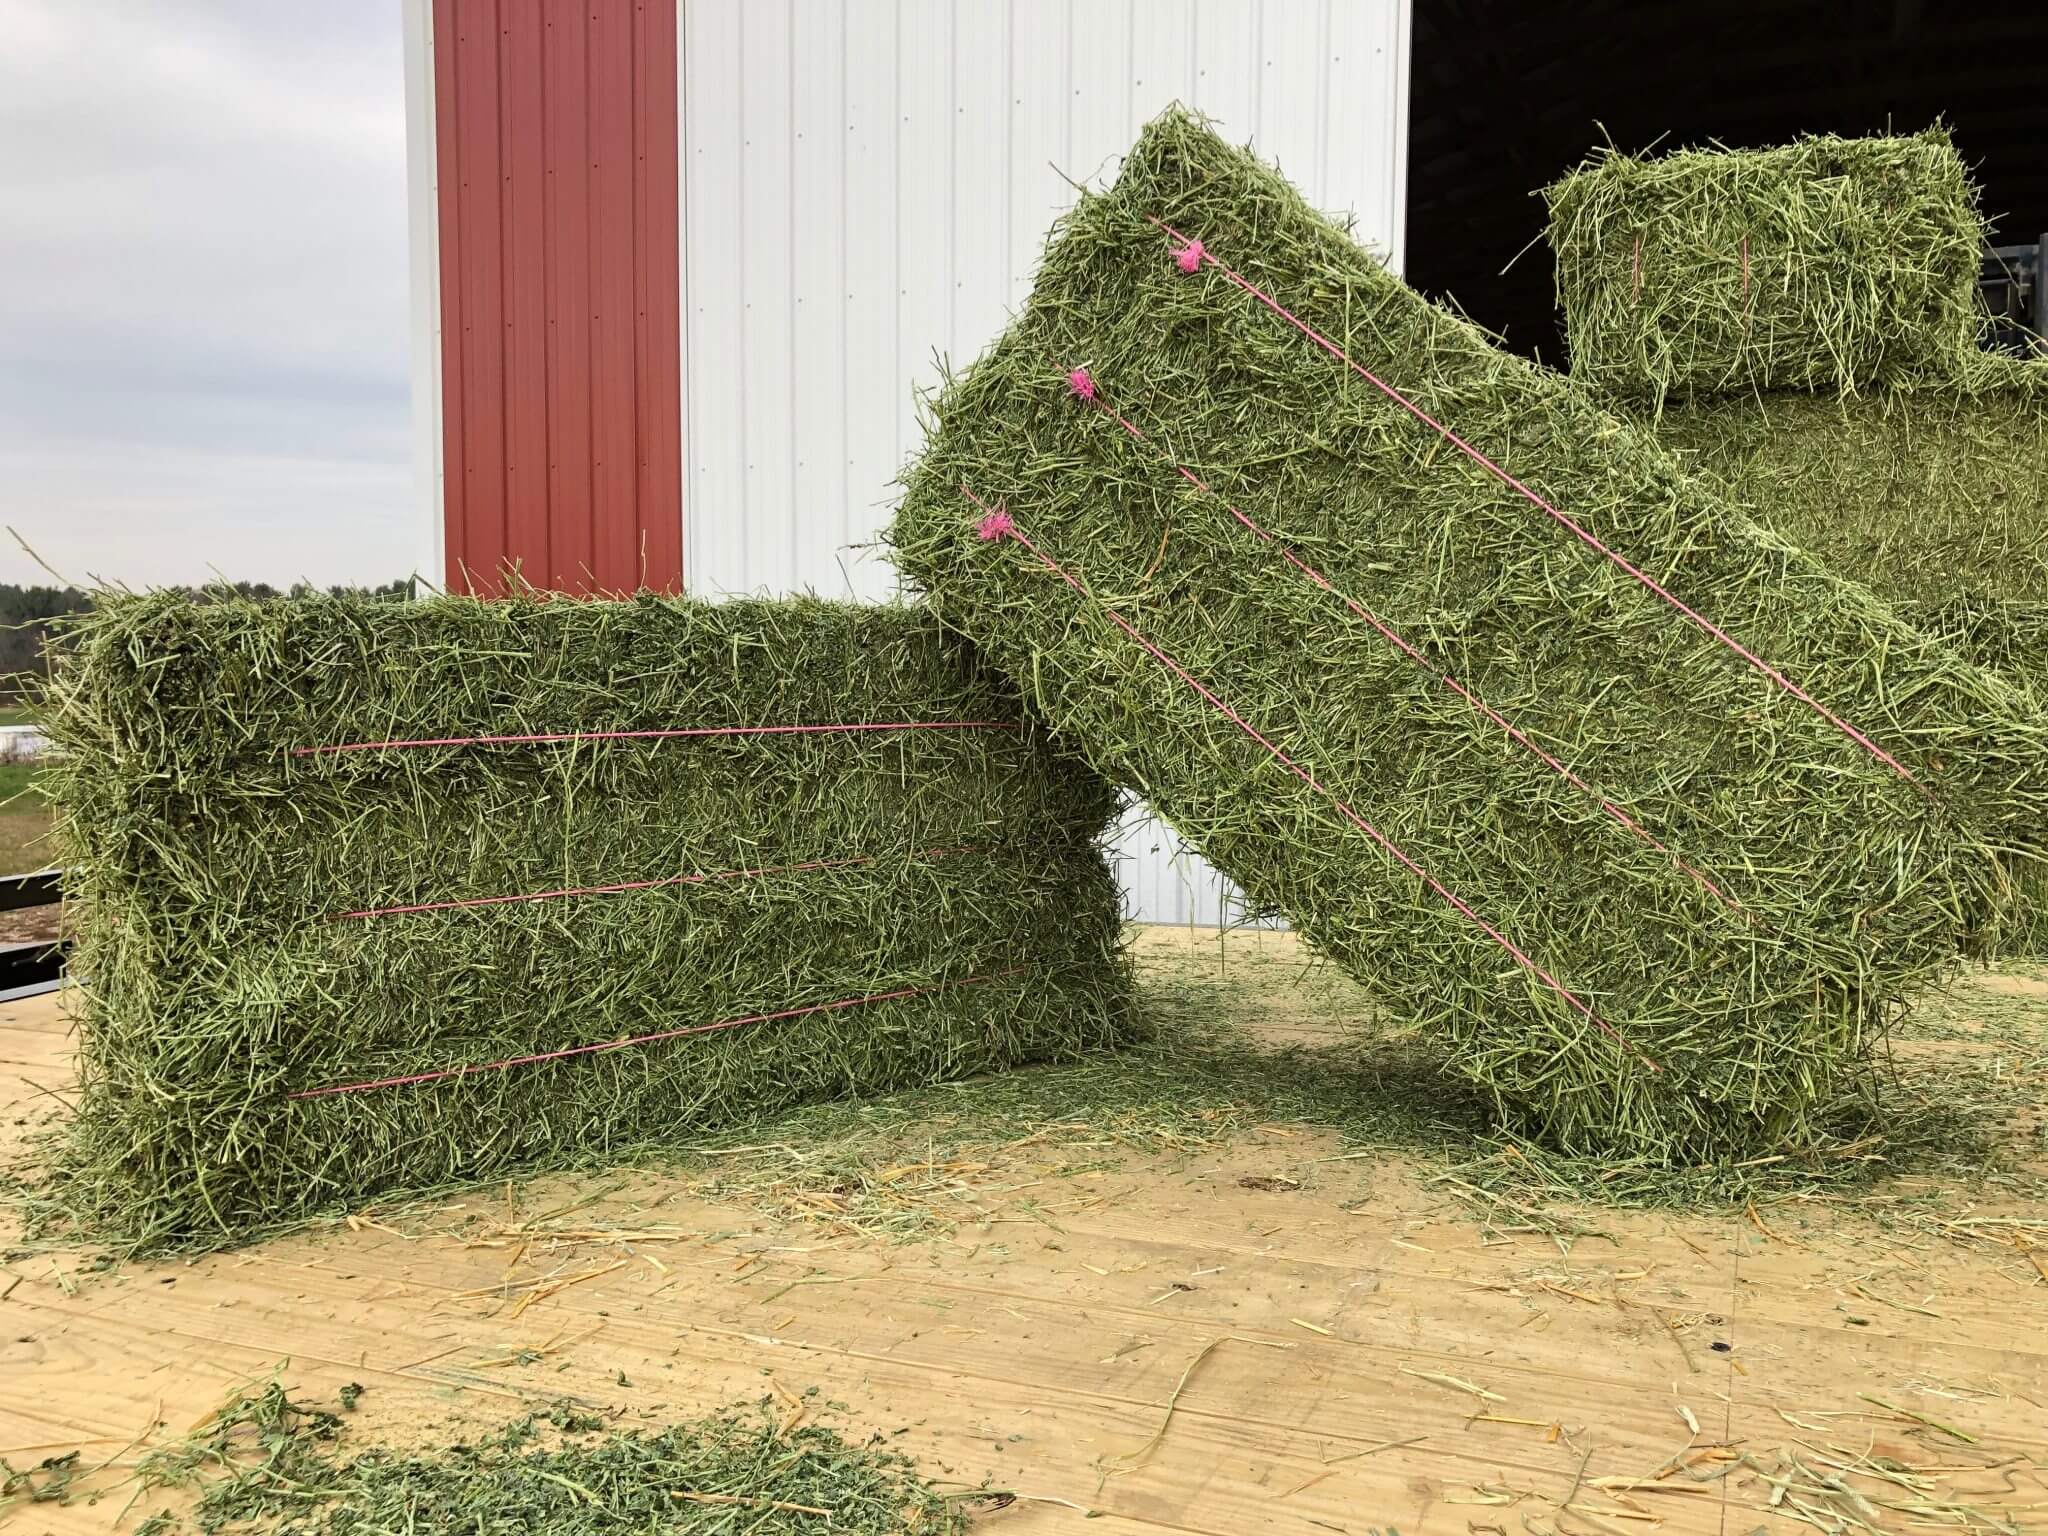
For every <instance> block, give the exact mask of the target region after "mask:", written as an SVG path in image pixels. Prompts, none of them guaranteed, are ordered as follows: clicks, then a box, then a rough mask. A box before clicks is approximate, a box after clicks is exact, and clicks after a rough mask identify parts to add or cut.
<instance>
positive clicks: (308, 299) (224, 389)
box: [0, 0, 420, 585]
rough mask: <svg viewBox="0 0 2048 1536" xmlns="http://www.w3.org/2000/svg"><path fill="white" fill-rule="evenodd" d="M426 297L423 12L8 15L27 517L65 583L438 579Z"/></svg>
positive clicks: (145, 7)
mask: <svg viewBox="0 0 2048 1536" xmlns="http://www.w3.org/2000/svg"><path fill="white" fill-rule="evenodd" d="M406 283H407V268H406V227H405V97H404V81H403V74H402V52H401V47H400V34H399V14H398V0H91V3H89V4H86V3H80V0H0V523H5V524H7V525H10V526H12V527H13V528H15V529H17V530H18V531H19V532H20V534H21V535H22V537H23V538H24V539H26V540H27V541H28V542H29V544H30V545H32V546H33V547H34V548H35V550H36V552H37V553H38V554H40V555H41V556H42V557H43V558H44V559H45V560H47V561H48V562H49V563H50V564H51V565H52V566H54V567H55V568H56V569H57V570H59V571H61V572H62V573H63V574H64V575H66V576H68V577H70V578H72V579H73V580H77V581H83V580H85V579H87V578H88V577H91V576H99V577H103V578H106V579H109V580H116V581H123V582H127V583H130V584H132V585H145V584H154V583H160V582H188V581H194V580H202V579H204V578H205V577H206V576H207V575H208V573H209V571H213V570H217V571H219V572H221V573H222V574H225V575H227V576H229V577H231V578H234V579H238V580H239V579H246V580H252V581H271V582H275V583H278V584H279V585H282V584H284V583H286V582H289V581H291V580H293V579H296V578H298V577H301V576H304V577H307V578H309V579H312V580H314V581H318V582H322V583H325V582H330V581H350V582H353V581H384V580H389V579H391V578H392V577H395V576H401V575H405V574H407V573H408V572H410V570H411V568H412V566H413V563H414V561H415V559H416V557H417V551H418V548H419V545H420V537H419V533H420V530H419V527H418V523H419V517H418V512H417V509H416V507H415V504H414V500H413V489H412V480H411V440H410V435H409V434H410V427H409V415H408V412H409V403H408V389H409V384H410V373H409V368H408V360H407V348H408V340H409V338H408V325H407V317H406ZM47 580H48V578H47V577H45V576H42V575H41V574H40V573H39V572H37V571H36V570H35V568H34V567H33V565H32V564H31V563H30V562H29V560H28V559H27V557H26V556H24V555H23V554H22V553H21V551H20V550H19V548H17V547H16V545H15V544H14V541H13V540H12V539H7V538H6V537H5V535H4V534H0V581H20V582H33V581H47Z"/></svg>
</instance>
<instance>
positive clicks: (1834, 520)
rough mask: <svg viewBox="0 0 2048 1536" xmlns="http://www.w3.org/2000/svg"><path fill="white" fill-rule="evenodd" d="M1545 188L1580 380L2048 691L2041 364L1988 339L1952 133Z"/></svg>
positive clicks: (1714, 157) (1764, 154)
mask: <svg viewBox="0 0 2048 1536" xmlns="http://www.w3.org/2000/svg"><path fill="white" fill-rule="evenodd" d="M1545 197H1546V199H1547V201H1548V204H1549V209H1550V222H1549V228H1548V237H1549V241H1550V245H1551V248H1552V250H1553V252H1554V254H1555V257H1556V265H1557V290H1558V300H1559V304H1560V306H1561V307H1562V309H1563V311H1564V314H1565V321H1566V331H1567V339H1568V342H1569V346H1570V352H1571V367H1572V375H1573V377H1574V378H1576V379H1579V380H1581V381H1582V382H1585V383H1586V384H1588V385H1590V386H1592V387H1593V388H1595V389H1597V390H1599V391H1600V392H1601V393H1602V394H1603V396H1605V397H1606V398H1607V399H1608V400H1609V401H1610V402H1611V403H1612V404H1613V405H1614V407H1615V408H1616V409H1617V410H1620V411H1622V412H1624V413H1625V414H1628V415H1629V416H1631V417H1633V418H1634V419H1636V420H1637V421H1639V422H1640V423H1642V424H1644V425H1645V426H1647V427H1649V428H1651V429H1652V430H1654V431H1655V433H1656V434H1657V436H1658V438H1659V439H1660V440H1661V441H1662V442H1663V443H1664V444H1665V445H1666V446H1667V447H1669V448H1671V449H1673V450H1674V451H1676V452H1677V453H1678V455H1679V457H1680V459H1681V462H1682V463H1683V464H1684V466H1685V467H1686V468H1687V469H1688V470H1690V471H1692V472H1694V473H1698V474H1701V475H1703V476H1705V477H1707V478H1708V479H1710V480H1712V481H1713V482H1714V483H1716V484H1717V485H1718V486H1719V487H1720V488H1721V489H1722V490H1723V491H1724V493H1725V494H1726V495H1727V496H1728V498H1729V499H1730V500H1731V501H1733V502H1734V503H1735V504H1736V505H1738V506H1740V507H1741V508H1742V509H1743V510H1744V511H1746V512H1748V513H1749V514H1750V515H1751V516H1752V517H1754V518H1756V519H1757V520H1758V521H1760V522H1762V523H1764V524H1765V525H1767V526H1769V527H1770V528H1772V529H1774V530H1775V531H1777V532H1779V533H1782V534H1784V535H1785V536H1786V537H1787V538H1789V539H1791V540H1792V541H1793V542H1794V543H1796V544H1798V545H1800V546H1801V547H1802V548H1804V549H1807V550H1810V551H1812V552H1813V553H1814V554H1816V555H1818V556H1820V557H1821V558H1822V559H1824V560H1825V561H1827V562H1828V563H1829V564H1830V565H1832V566H1834V567H1835V568H1837V569H1839V570H1841V571H1843V572H1844V573H1846V574H1848V575H1851V576H1854V577H1855V578H1857V579H1858V580H1860V581H1863V582H1866V583H1868V584H1869V585H1870V586H1871V588H1872V589H1873V590H1875V591H1876V592H1877V593H1878V594H1879V595H1880V596H1882V597H1884V598H1886V599H1888V600H1890V601H1891V602H1893V603H1895V604H1896V605H1897V606H1898V607H1899V609H1900V611H1901V612H1902V613H1904V614H1906V615H1907V616H1909V617H1910V618H1912V619H1913V620H1914V621H1915V622H1917V623H1920V624H1922V625H1923V626H1925V627H1927V628H1928V629H1930V630H1932V631H1934V632H1936V633H1938V634H1940V635H1942V636H1943V637H1944V638H1946V639H1948V640H1949V641H1950V642H1952V643H1954V644H1955V645H1957V646H1958V647H1959V648H1961V649H1963V650H1964V651H1966V652H1967V653H1969V654H1970V655H1972V656H1973V657H1975V658H1976V659H1977V660H1979V661H1980V662H1982V663H1983V664H1984V665H1986V666H1990V667H1997V668H2001V669H2006V670H2008V671H2009V672H2010V673H2011V675H2012V676H2013V678H2014V680H2015V681H2016V682H2018V683H2019V684H2021V685H2022V686H2024V687H2027V688H2030V689H2032V690H2034V691H2035V692H2036V694H2037V695H2039V696H2040V697H2043V698H2048V364H2043V363H2040V362H2025V361H2021V360H2019V359H2016V358H2010V357H1994V356H1989V355H1986V354H1984V353H1982V352H1981V351H1979V350H1978V347H1977V344H1976V343H1977V335H1978V328H1979V326H1980V324H1981V320H1982V316H1981V313H1980V309H1979V305H1978V300H1977V288H1976V283H1977V270H1978V253H1979V252H1980V251H1981V250H1982V249H1983V247H1984V244H1985V241H1986V239H1987V236H1988V231H1987V229H1986V227H1985V224H1984V221H1983V219H1982V218H1981V217H1980V215H1979V213H1978V208H1977V193H1976V188H1975V187H1974V186H1973V185H1972V183H1971V181H1970V178H1969V175H1968V173H1967V171H1966V170H1965V168H1964V166H1963V163H1962V160H1961V158H1960V157H1959V156H1958V155H1957V154H1956V152H1955V149H1954V146H1953V145H1952V144H1951V143H1950V141H1949V138H1948V136H1947V134H1946V133H1945V132H1943V131H1942V130H1940V129H1939V128H1936V129H1931V130H1929V131H1928V132H1925V133H1921V134H1916V135H1912V136H1910V137H1885V138H1871V139H1839V138H1810V139H1803V140H1801V141H1799V142H1798V143H1796V144H1792V145H1787V146H1783V147H1779V148H1773V149H1763V150H1744V151H1731V150H1725V149H1711V150H1684V151H1680V152H1678V153H1674V154H1669V155H1665V156H1662V157H1660V158H1657V159H1644V158H1638V157H1634V156H1629V155H1624V154H1619V153H1617V152H1615V151H1612V150H1604V151H1601V152H1598V153H1596V154H1595V155H1593V156H1592V157H1590V158H1589V159H1587V160H1586V161H1585V162H1584V163H1582V164H1581V165H1579V166H1578V167H1576V168H1574V169H1573V170H1572V171H1571V172H1570V173H1569V174H1567V175H1566V176H1564V177H1563V178H1562V179H1560V180H1559V181H1558V182H1556V183H1555V184H1553V185H1552V186H1550V187H1549V188H1547V189H1546V190H1545ZM2041 878H2042V877H2040V876H2035V877H2033V879H2034V881H2035V882H2039V881H2040V880H2041ZM2015 932H2016V933H2019V934H2024V933H2027V932H2028V930H2027V929H2026V928H2025V927H2024V926H2022V927H2021V928H2019V929H2016V930H2015ZM2044 938H2048V924H2044V923H2040V922H2037V923H2036V925H2035V926H2034V928H2033V930H2032V934H2031V937H2029V938H2028V939H2027V941H2026V942H2027V947H2029V948H2033V947H2036V946H2038V945H2039V943H2040V942H2041V940H2042V939H2044Z"/></svg>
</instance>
